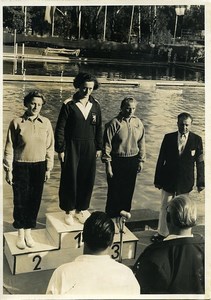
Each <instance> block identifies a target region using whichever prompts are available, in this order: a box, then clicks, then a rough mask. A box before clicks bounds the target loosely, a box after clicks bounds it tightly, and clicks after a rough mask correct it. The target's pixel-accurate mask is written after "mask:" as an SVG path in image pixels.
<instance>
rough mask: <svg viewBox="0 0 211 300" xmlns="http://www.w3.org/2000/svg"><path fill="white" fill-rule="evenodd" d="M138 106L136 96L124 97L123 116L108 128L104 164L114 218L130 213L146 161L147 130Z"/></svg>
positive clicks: (111, 215)
mask: <svg viewBox="0 0 211 300" xmlns="http://www.w3.org/2000/svg"><path fill="white" fill-rule="evenodd" d="M136 106H137V101H136V100H135V99H134V98H133V97H126V98H124V99H123V100H122V102H121V106H120V113H119V114H118V115H117V116H116V117H114V118H113V119H112V120H111V121H110V122H108V123H107V124H106V125H105V131H104V137H103V155H102V161H103V162H104V163H105V165H106V175H107V183H108V193H107V203H106V213H107V214H108V215H109V216H110V217H111V218H118V217H119V216H120V212H121V210H125V211H128V212H129V211H130V210H131V203H132V197H133V192H134V188H135V182H136V177H137V173H140V172H141V171H142V169H143V163H144V161H145V156H146V155H145V130H144V126H143V124H142V122H141V120H140V119H139V118H138V117H136V116H135V115H134V113H135V110H136Z"/></svg>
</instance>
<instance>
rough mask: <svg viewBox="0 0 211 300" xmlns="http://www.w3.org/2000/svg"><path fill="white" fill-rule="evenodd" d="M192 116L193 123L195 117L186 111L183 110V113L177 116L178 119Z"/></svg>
mask: <svg viewBox="0 0 211 300" xmlns="http://www.w3.org/2000/svg"><path fill="white" fill-rule="evenodd" d="M188 118H190V119H191V123H192V122H193V117H192V116H191V114H189V113H186V112H182V113H181V114H179V115H178V116H177V120H178V121H179V120H180V119H183V120H186V119H188Z"/></svg>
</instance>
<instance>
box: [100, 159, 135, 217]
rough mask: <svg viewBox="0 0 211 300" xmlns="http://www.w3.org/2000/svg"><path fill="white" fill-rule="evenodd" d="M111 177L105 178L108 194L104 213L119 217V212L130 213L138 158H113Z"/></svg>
mask: <svg viewBox="0 0 211 300" xmlns="http://www.w3.org/2000/svg"><path fill="white" fill-rule="evenodd" d="M111 165H112V170H113V177H112V178H107V182H108V194H107V203H106V209H105V211H106V213H107V214H108V215H109V216H110V217H111V218H114V217H118V216H120V212H121V210H125V211H128V212H129V211H130V210H131V202H132V198H133V192H134V188H135V183H136V177H137V168H138V157H137V156H133V157H119V158H116V157H113V158H112V162H111Z"/></svg>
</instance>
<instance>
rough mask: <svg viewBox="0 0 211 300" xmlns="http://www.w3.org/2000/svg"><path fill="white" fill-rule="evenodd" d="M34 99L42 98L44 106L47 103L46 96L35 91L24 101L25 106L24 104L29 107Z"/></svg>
mask: <svg viewBox="0 0 211 300" xmlns="http://www.w3.org/2000/svg"><path fill="white" fill-rule="evenodd" d="M34 97H38V98H41V99H42V101H43V105H44V104H45V103H46V100H45V97H44V95H43V94H41V93H40V92H39V91H37V90H34V91H31V92H29V93H28V94H27V95H26V96H25V97H24V99H23V104H24V106H26V107H27V105H28V104H29V103H31V101H32V99H33V98H34Z"/></svg>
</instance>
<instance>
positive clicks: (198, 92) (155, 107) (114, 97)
mask: <svg viewBox="0 0 211 300" xmlns="http://www.w3.org/2000/svg"><path fill="white" fill-rule="evenodd" d="M32 89H39V90H42V91H43V92H44V94H45V96H46V99H47V104H46V105H44V107H43V110H42V114H43V115H45V116H47V117H48V118H49V119H50V120H51V122H52V125H53V128H55V124H56V121H57V117H58V113H59V110H60V107H61V105H62V101H63V100H65V99H66V98H67V97H69V96H70V95H71V94H73V93H74V89H73V87H72V85H70V84H64V83H63V84H56V83H54V84H52V83H49V84H48V83H34V82H31V83H30V82H27V83H23V82H15V83H14V82H12V83H9V82H5V83H4V101H3V135H4V141H5V134H6V130H7V127H8V124H9V122H10V120H11V119H13V118H14V117H15V116H19V115H20V114H22V113H23V109H24V107H23V104H22V99H23V96H24V94H25V93H27V92H28V91H29V90H32ZM128 95H133V96H134V97H135V98H136V99H137V101H138V107H137V110H136V115H137V116H138V117H139V118H140V119H141V120H142V121H143V123H144V126H145V129H146V149H147V161H146V163H145V165H144V170H143V172H142V173H141V174H139V175H138V178H137V183H136V189H135V193H134V197H133V202H132V209H141V208H144V209H147V208H151V209H153V210H157V211H158V210H159V206H160V191H159V190H157V189H155V188H154V186H153V179H154V170H155V165H156V160H157V156H158V152H159V149H160V144H161V141H162V139H163V136H164V134H165V133H167V132H171V131H174V130H177V126H176V122H177V120H176V118H177V115H178V114H179V113H181V112H182V111H188V112H190V113H191V114H192V116H193V118H194V123H193V127H192V130H193V132H195V133H197V134H199V135H201V136H202V138H203V140H204V136H205V118H204V113H205V105H204V102H205V101H204V96H205V95H204V88H199V87H198V88H194V87H191V88H188V87H175V88H174V87H171V88H168V87H166V88H156V86H155V84H154V83H153V81H143V83H141V85H140V87H133V86H127V87H126V86H109V85H106V86H104V85H102V86H101V87H100V89H99V90H97V91H94V92H93V96H94V97H95V98H96V99H98V101H99V102H100V104H101V108H102V117H103V124H105V122H107V121H108V120H110V119H111V118H112V117H114V116H115V115H116V114H118V112H119V106H120V102H121V100H122V99H123V98H124V97H125V96H128ZM59 178H60V166H59V162H58V159H57V154H55V166H54V169H53V171H52V174H51V179H50V180H49V182H48V183H46V185H45V189H44V193H43V201H42V207H41V211H40V216H44V213H46V212H52V211H57V210H58V187H59ZM106 193H107V183H106V176H105V170H104V165H103V164H102V163H101V161H100V160H98V161H97V172H96V181H95V186H94V190H93V195H92V199H91V205H90V208H91V209H99V210H104V207H105V201H106ZM193 198H194V199H196V200H197V201H199V203H202V204H203V194H198V193H197V192H196V191H194V192H193ZM11 205H12V191H11V188H10V187H9V186H8V185H7V184H6V183H4V217H5V218H6V216H7V214H8V216H9V217H8V222H10V221H11V220H9V219H11V218H12V213H11V211H10V213H8V208H9V207H10V206H11ZM202 206H203V205H202ZM9 214H10V215H9Z"/></svg>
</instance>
